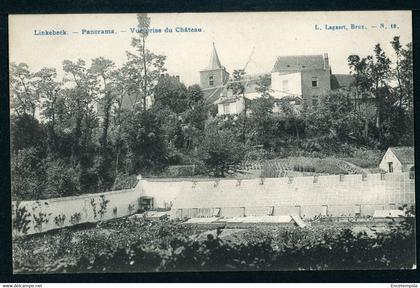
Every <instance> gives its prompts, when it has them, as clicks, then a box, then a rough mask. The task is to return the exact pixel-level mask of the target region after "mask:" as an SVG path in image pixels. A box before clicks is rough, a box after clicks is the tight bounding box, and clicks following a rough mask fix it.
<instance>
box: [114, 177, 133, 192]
mask: <svg viewBox="0 0 420 288" xmlns="http://www.w3.org/2000/svg"><path fill="white" fill-rule="evenodd" d="M138 182H139V180H138V179H137V175H128V174H118V176H117V178H115V181H114V185H113V186H112V190H123V189H131V188H134V187H136V185H137V183H138Z"/></svg>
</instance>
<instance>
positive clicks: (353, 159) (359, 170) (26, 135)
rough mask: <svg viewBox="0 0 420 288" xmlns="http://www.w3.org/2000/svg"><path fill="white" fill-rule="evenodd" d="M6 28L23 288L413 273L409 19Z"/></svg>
mask: <svg viewBox="0 0 420 288" xmlns="http://www.w3.org/2000/svg"><path fill="white" fill-rule="evenodd" d="M8 31H9V87H10V95H9V98H10V168H11V200H12V201H11V203H10V205H11V207H12V257H13V260H12V262H13V273H14V274H51V273H54V274H56V273H127V272H156V273H160V272H212V271H308V270H310V271H318V270H401V269H416V267H417V266H416V265H417V264H416V231H415V220H416V218H415V217H416V216H415V163H414V159H415V153H414V138H415V135H414V92H413V45H412V13H411V11H403V10H400V11H329V12H326V11H325V12H324V11H317V12H223V13H140V14H135V13H132V14H88V13H86V14H31V15H29V14H19V15H17V14H16V15H10V16H9V22H8Z"/></svg>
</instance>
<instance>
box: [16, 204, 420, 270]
mask: <svg viewBox="0 0 420 288" xmlns="http://www.w3.org/2000/svg"><path fill="white" fill-rule="evenodd" d="M413 212H414V211H413V210H411V211H410V212H409V215H413ZM414 219H415V218H414V217H407V218H405V219H404V220H403V221H402V222H398V223H397V222H395V223H391V226H390V229H388V231H387V232H373V231H371V232H372V233H373V234H374V235H373V236H372V233H369V235H368V234H367V233H366V232H363V233H358V234H355V233H354V232H353V231H352V230H351V226H350V224H349V223H347V224H343V223H341V224H340V223H328V225H322V224H318V225H313V226H312V227H307V228H304V229H302V228H298V227H290V226H277V225H250V227H248V228H247V230H243V231H242V232H241V233H240V234H238V236H235V234H233V237H231V238H230V240H224V239H223V238H218V237H215V236H212V234H209V235H207V239H205V240H197V239H201V237H200V238H197V237H191V236H192V235H197V234H200V233H202V232H204V231H207V230H209V229H214V228H215V227H214V226H211V225H195V226H194V225H185V224H181V223H179V222H174V221H169V220H164V221H154V220H147V219H144V218H121V219H113V220H110V221H106V222H101V223H99V224H97V225H95V226H93V227H91V228H89V227H86V228H84V229H83V227H81V226H78V227H72V228H63V229H61V230H59V231H50V232H48V233H43V234H39V235H30V236H24V237H19V238H17V239H16V241H15V242H14V247H13V248H14V251H13V253H14V269H15V272H20V273H24V272H141V271H213V270H315V269H410V268H412V267H413V265H414V264H415V253H413V251H415V232H414ZM82 226H83V225H82ZM242 228H243V227H242ZM80 229H82V230H80Z"/></svg>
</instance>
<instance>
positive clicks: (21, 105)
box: [10, 63, 39, 118]
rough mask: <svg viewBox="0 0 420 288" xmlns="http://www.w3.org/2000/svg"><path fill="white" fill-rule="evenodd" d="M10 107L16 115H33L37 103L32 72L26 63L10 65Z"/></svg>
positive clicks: (37, 98)
mask: <svg viewBox="0 0 420 288" xmlns="http://www.w3.org/2000/svg"><path fill="white" fill-rule="evenodd" d="M10 95H11V108H12V111H13V112H15V113H16V114H17V115H22V114H27V115H30V116H32V117H33V118H34V117H35V113H36V109H37V106H38V104H39V95H38V93H36V89H35V85H34V79H33V74H32V73H31V72H30V71H29V66H28V65H27V64H26V63H19V64H16V63H11V65H10Z"/></svg>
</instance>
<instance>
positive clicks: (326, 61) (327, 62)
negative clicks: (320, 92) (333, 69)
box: [324, 53, 330, 70]
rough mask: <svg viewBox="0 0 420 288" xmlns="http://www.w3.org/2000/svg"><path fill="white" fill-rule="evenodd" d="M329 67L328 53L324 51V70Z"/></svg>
mask: <svg viewBox="0 0 420 288" xmlns="http://www.w3.org/2000/svg"><path fill="white" fill-rule="evenodd" d="M328 69H330V61H329V60H328V53H324V70H328Z"/></svg>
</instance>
